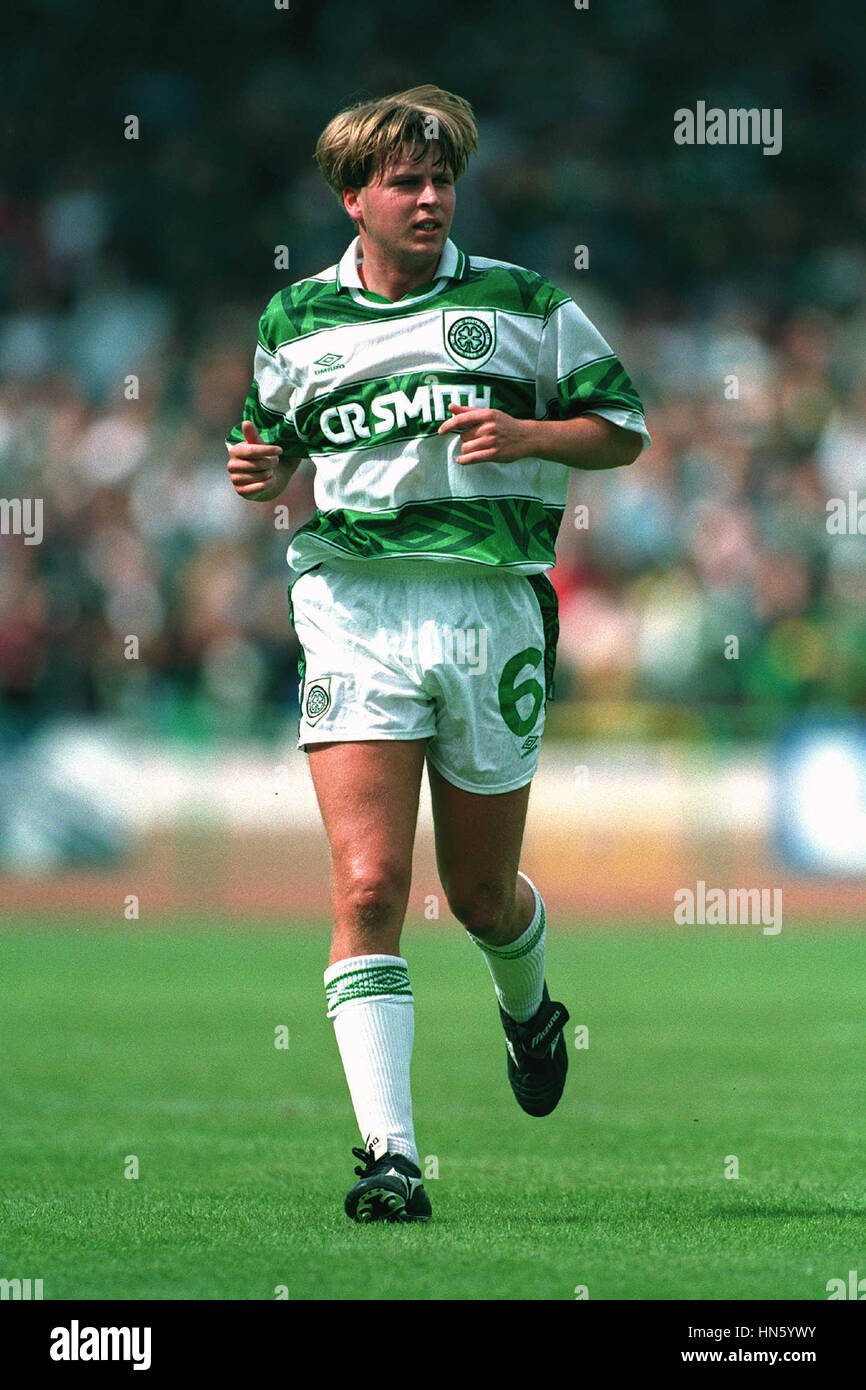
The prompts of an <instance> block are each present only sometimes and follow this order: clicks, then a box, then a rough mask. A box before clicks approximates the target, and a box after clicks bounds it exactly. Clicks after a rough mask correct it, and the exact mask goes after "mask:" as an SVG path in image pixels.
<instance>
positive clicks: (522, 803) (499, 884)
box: [427, 761, 530, 925]
mask: <svg viewBox="0 0 866 1390" xmlns="http://www.w3.org/2000/svg"><path fill="white" fill-rule="evenodd" d="M427 771H428V776H429V779H430V794H431V800H432V806H433V827H434V833H435V837H436V863H437V867H438V870H439V878H440V880H441V883H442V887H443V889H444V890H445V896H446V897H447V899H448V902H449V905H450V907H451V910H452V912H454V914H455V916H456V917H457V918H458V920H460V921H462V922H464V923H467V924H468V922H467V919H470V920H471V921H474V923H475V924H476V925H480V924H481V922H482V921H486V920H487V919H488V918H489V919H490V920H491V924H492V923H493V922H495V921H496V920H498V919H499V918H500V917H501V915H502V914H503V913H505V912H507V911H509V910H510V907H511V904H512V901H513V897H514V892H515V887H516V883H517V870H518V867H519V863H520V850H521V846H522V844H523V831H524V827H525V825H526V810H527V806H528V804H529V788H530V784H529V783H526V785H525V786H522V787H518V788H517V789H516V790H514V791H508V792H499V793H494V794H492V795H484V794H482V793H478V792H469V791H464V790H463V788H461V787H457V786H455V785H454V784H453V783H452V782H449V781H448V780H447V778H445V777H443V775H442V774H441V773H440V772H438V771H437V770H436V768H435V767H434V766H433V765H432V764H431V763H430V762H429V761H428V764H427Z"/></svg>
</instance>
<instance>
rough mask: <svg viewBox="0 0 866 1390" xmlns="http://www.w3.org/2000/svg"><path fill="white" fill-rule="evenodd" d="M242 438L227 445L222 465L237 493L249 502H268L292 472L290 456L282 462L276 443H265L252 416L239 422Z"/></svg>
mask: <svg viewBox="0 0 866 1390" xmlns="http://www.w3.org/2000/svg"><path fill="white" fill-rule="evenodd" d="M241 430H242V431H243V436H244V442H243V443H242V444H230V445H229V446H228V451H229V461H228V464H227V465H226V466H227V468H228V471H229V477H230V478H231V480H232V486H233V488H234V490H235V492H236V493H237V494H238V496H239V497H245V498H247V500H248V501H251V502H271V501H273V499H274V498H275V497H279V495H280V493H281V492H282V491H283V490H284V489H285V487H286V484H287V483H288V481H289V478H290V477H291V475H292V473H293V472H294V467H293V465H294V463H295V460H294V459H287V460H286V462H285V463H282V461H281V460H282V453H283V451H282V449H281V448H280V446H279V444H266V443H265V441H264V440H263V439H262V437H261V435H260V434H259V432H258V430H257V429H256V427H255V425H254V424H253V422H252V420H244V421H243V423H242V425H241Z"/></svg>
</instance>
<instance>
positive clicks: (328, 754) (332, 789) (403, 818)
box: [308, 739, 425, 892]
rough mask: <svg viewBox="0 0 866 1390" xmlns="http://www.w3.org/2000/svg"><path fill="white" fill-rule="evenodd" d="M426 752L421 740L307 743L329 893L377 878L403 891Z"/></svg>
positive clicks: (409, 867)
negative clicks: (328, 865) (329, 865)
mask: <svg viewBox="0 0 866 1390" xmlns="http://www.w3.org/2000/svg"><path fill="white" fill-rule="evenodd" d="M424 750H425V741H424V740H423V739H406V740H400V739H387V740H386V739H369V740H360V741H358V742H346V743H317V744H310V745H309V746H308V755H309V760H310V772H311V775H312V778H313V786H314V787H315V791H316V798H317V800H318V803H319V809H320V811H321V814H322V820H323V821H324V825H325V831H326V833H327V836H328V842H329V844H330V847H331V857H332V860H333V867H334V887H335V890H339V888H340V887H341V885H345V884H351V883H357V884H361V883H365V884H367V885H368V886H370V887H373V886H375V884H376V883H377V882H381V884H382V887H383V889H384V888H387V887H388V885H389V884H390V885H391V887H392V888H397V889H399V890H400V891H402V889H403V888H405V891H406V892H408V886H409V880H410V878H411V873H412V850H413V846H414V841H415V828H416V824H417V819H418V799H419V794H420V787H421V775H422V771H423V767H424Z"/></svg>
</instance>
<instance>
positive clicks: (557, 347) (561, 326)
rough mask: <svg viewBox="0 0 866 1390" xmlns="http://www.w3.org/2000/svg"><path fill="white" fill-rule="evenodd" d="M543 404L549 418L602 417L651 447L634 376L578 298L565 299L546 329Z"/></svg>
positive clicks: (541, 356)
mask: <svg viewBox="0 0 866 1390" xmlns="http://www.w3.org/2000/svg"><path fill="white" fill-rule="evenodd" d="M536 375H537V381H536V390H537V406H538V414H539V418H540V419H543V420H569V419H572V418H574V417H575V416H577V415H588V414H591V415H601V416H602V417H603V418H604V419H605V420H611V421H612V422H613V424H615V425H620V426H621V427H622V428H623V429H627V430H634V431H635V433H637V434H639V435H640V436H641V438H642V441H643V443H642V446H641V447H642V449H645V448H647V446H648V445H649V444H650V442H651V441H650V436H649V433H648V431H647V427H646V420H645V419H644V411H643V405H642V403H641V399H640V396H639V395H638V393H637V391H636V390H635V388H634V386H633V384H632V381H631V378H630V377H629V374H628V372H627V371H626V370H625V368H624V367H623V365H622V363H621V362H620V360H619V358H618V357H617V356H616V354H615V353H614V352H612V350H611V348H610V345H609V344H608V343H607V342H605V340H604V338H603V337H602V336H601V334H600V333H599V331H598V329H597V328H596V327H595V326H594V325H593V324H592V323H590V321H589V319H588V318H587V317H586V314H584V312H583V310H582V309H579V308H578V306H577V305H576V304H575V302H574V300H573V299H568V298H567V297H565V296H563V297H562V298H560V299H558V300H557V301H556V302H555V303H554V305H553V307H552V308H551V309H550V310H549V312H548V315H547V318H546V319H545V322H544V326H543V328H542V330H541V342H540V344H539V351H538V367H537V374H536Z"/></svg>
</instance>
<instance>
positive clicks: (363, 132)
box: [315, 82, 478, 198]
mask: <svg viewBox="0 0 866 1390" xmlns="http://www.w3.org/2000/svg"><path fill="white" fill-rule="evenodd" d="M432 140H437V141H438V142H439V147H440V152H441V161H442V163H443V164H444V165H445V166H446V167H447V168H448V169H450V171H451V173H452V174H453V176H454V178H455V179H459V178H460V175H461V174H462V173H463V172H464V171H465V169H466V165H467V164H468V162H469V156H470V155H471V154H474V153H475V151H476V150H477V149H478V128H477V126H476V124H475V117H474V116H473V114H472V107H471V106H470V105H469V102H468V101H465V100H464V99H463V97H458V96H455V95H454V93H453V92H445V91H443V90H442V88H441V87H434V86H433V85H432V84H431V83H429V82H428V83H425V84H424V85H423V86H421V87H410V88H409V89H408V91H405V92H395V93H393V95H391V96H387V97H378V98H377V99H376V100H375V101H364V102H359V103H357V104H356V105H355V106H350V107H349V108H348V109H347V110H345V111H341V112H340V113H339V114H338V115H336V116H334V118H333V120H331V121H329V122H328V124H327V125H326V126H325V129H324V130H323V131H322V133H321V135H320V136H319V140H318V143H317V145H316V154H315V159H316V163H317V164H318V166H319V168H320V170H321V172H322V175H323V177H324V179H325V182H326V183H327V184H328V187H329V188H331V189H332V190H333V192H334V193H336V195H337V197H338V198H339V197H341V196H342V192H343V189H344V188H363V187H364V186H365V184H368V183H370V182H371V180H373V179H375V178H376V177H377V176H378V175H380V174H381V173H382V172H383V170H384V169H385V168H386V167H387V165H388V164H390V163H391V161H392V160H394V159H396V158H399V156H400V154H401V152H402V151H403V149H404V148H405V147H406V146H408V147H409V148H410V149H411V150H412V151H413V158H414V157H417V158H419V159H420V158H421V157H423V151H424V150H425V149H426V148H427V146H428V145H429V143H430V142H431V141H432ZM415 151H418V154H417V156H416V155H415V153H414V152H415Z"/></svg>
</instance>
